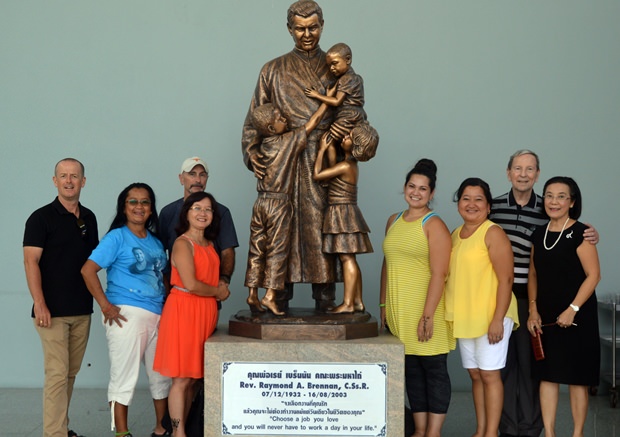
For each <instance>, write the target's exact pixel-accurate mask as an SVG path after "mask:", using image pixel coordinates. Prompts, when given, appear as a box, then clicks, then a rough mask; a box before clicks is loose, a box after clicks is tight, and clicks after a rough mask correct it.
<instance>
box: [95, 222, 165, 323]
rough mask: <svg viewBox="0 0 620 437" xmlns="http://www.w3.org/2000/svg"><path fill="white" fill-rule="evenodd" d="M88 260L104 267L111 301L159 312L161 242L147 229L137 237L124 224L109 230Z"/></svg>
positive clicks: (162, 261) (161, 302)
mask: <svg viewBox="0 0 620 437" xmlns="http://www.w3.org/2000/svg"><path fill="white" fill-rule="evenodd" d="M89 259H90V260H92V261H93V262H95V263H96V264H97V265H98V266H99V267H101V268H104V269H106V275H107V281H108V287H107V290H106V296H107V297H108V300H109V301H110V303H112V304H114V305H131V306H135V307H138V308H143V309H145V310H147V311H151V312H153V313H155V314H161V310H162V307H163V304H164V296H165V289H164V282H163V274H162V271H163V269H164V267H165V266H166V253H165V252H164V246H163V245H162V243H161V242H160V241H159V240H158V239H157V238H155V237H154V236H153V235H151V233H150V232H149V233H148V234H147V236H146V238H139V237H137V236H136V235H135V234H134V233H133V232H131V231H130V230H129V228H127V226H123V227H122V228H118V229H113V230H111V231H110V232H108V233H107V234H106V235H105V236H104V237H103V238H102V239H101V241H100V242H99V245H98V246H97V248H96V249H95V250H93V252H92V253H91V255H90V257H89Z"/></svg>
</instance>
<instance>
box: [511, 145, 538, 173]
mask: <svg viewBox="0 0 620 437" xmlns="http://www.w3.org/2000/svg"><path fill="white" fill-rule="evenodd" d="M523 155H532V156H533V157H534V158H536V170H540V159H538V155H537V154H536V153H534V152H532V151H531V150H530V149H521V150H517V151H516V152H515V153H513V154H512V155H510V159H509V160H508V170H510V169H511V168H512V161H514V159H515V158H518V157H519V156H523Z"/></svg>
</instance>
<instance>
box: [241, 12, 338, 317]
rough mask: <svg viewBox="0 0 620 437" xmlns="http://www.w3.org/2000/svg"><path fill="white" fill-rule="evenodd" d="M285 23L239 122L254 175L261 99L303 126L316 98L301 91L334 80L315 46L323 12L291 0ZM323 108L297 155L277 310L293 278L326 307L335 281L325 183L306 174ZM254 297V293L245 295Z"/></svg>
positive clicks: (260, 170) (260, 171) (323, 127)
mask: <svg viewBox="0 0 620 437" xmlns="http://www.w3.org/2000/svg"><path fill="white" fill-rule="evenodd" d="M287 27H288V31H289V33H290V35H291V36H292V37H293V41H294V42H295V47H294V48H293V50H292V51H291V52H289V53H286V54H284V55H282V56H280V57H278V58H276V59H274V60H272V61H269V62H267V63H266V64H265V65H264V66H263V68H262V70H261V72H260V76H259V78H258V82H257V85H256V89H255V91H254V95H253V96H252V100H251V102H250V108H249V111H248V114H247V116H246V120H245V123H244V126H243V135H242V140H241V143H242V152H243V158H244V162H245V163H246V165H247V166H248V168H249V169H250V170H252V171H253V172H254V174H255V175H256V177H257V178H259V179H262V178H263V177H264V175H265V169H266V166H265V165H264V163H262V162H261V159H260V144H261V141H262V138H261V135H260V133H259V132H258V131H257V130H256V128H255V127H254V126H253V124H252V119H251V116H252V112H253V111H254V109H255V108H256V107H258V106H260V105H263V104H265V103H273V104H274V105H275V106H276V107H277V108H278V109H279V110H280V111H281V113H282V116H283V117H284V118H285V119H286V120H287V122H288V125H289V128H290V129H291V130H295V129H297V128H299V127H301V126H303V125H304V124H305V123H306V122H307V121H308V120H309V119H310V117H311V116H312V114H314V113H315V112H316V111H317V109H318V108H319V105H320V102H319V101H317V100H316V99H310V98H308V97H306V95H305V92H304V91H305V90H306V89H314V90H316V91H317V92H319V93H321V94H325V93H326V90H327V89H328V88H329V87H332V86H333V85H334V83H335V81H336V79H335V77H334V76H333V74H332V73H331V72H330V70H329V67H328V64H327V61H326V55H325V52H323V51H322V50H321V48H320V47H319V40H320V38H321V32H322V31H323V12H322V10H321V8H320V6H319V5H318V4H317V3H315V2H314V1H311V0H300V1H297V2H295V3H293V4H292V5H291V6H290V7H289V10H288V16H287ZM330 123H331V114H330V113H329V112H328V113H327V115H326V116H325V117H324V119H323V121H322V122H321V123H319V125H318V126H317V127H316V129H315V130H314V131H313V132H312V133H310V134H309V135H308V136H307V141H306V148H305V149H304V150H302V151H301V152H300V154H299V157H298V163H297V166H296V170H295V174H294V180H293V186H292V195H291V200H292V204H293V216H292V221H291V234H290V251H289V254H288V269H287V278H286V283H287V285H286V287H285V290H277V291H274V293H273V294H274V300H273V301H272V303H273V305H270V307H271V308H276V309H277V311H278V312H285V311H286V310H287V309H288V304H289V300H290V299H291V298H292V294H293V284H294V283H311V284H312V295H313V298H314V299H315V302H316V304H315V307H316V309H319V310H323V311H325V310H328V309H330V308H333V306H334V298H335V286H334V282H336V281H337V280H339V279H340V278H339V274H338V269H337V267H336V264H337V263H336V257H335V256H334V255H333V254H327V253H323V250H322V224H323V214H324V210H325V207H326V197H327V193H326V188H325V187H324V186H322V185H321V184H319V183H317V182H315V181H314V180H313V179H312V174H313V168H314V162H315V160H316V156H317V152H318V144H319V140H320V138H321V136H322V135H323V133H324V132H325V131H327V130H328V129H329V125H330ZM251 301H252V302H254V299H251Z"/></svg>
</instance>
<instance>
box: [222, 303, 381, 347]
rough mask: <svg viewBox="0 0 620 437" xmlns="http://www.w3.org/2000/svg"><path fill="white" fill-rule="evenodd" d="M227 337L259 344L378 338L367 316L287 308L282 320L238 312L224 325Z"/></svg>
mask: <svg viewBox="0 0 620 437" xmlns="http://www.w3.org/2000/svg"><path fill="white" fill-rule="evenodd" d="M228 333H229V334H230V335H238V336H241V337H248V338H257V339H259V340H318V341H322V340H351V339H354V338H367V337H376V336H377V335H379V329H378V324H377V319H375V318H374V317H373V316H372V315H370V314H369V313H367V312H365V311H364V312H356V313H351V314H326V313H323V312H318V311H316V310H314V309H309V308H291V309H290V310H289V311H288V312H287V314H286V315H285V316H275V315H273V314H271V313H270V312H264V313H252V312H250V311H249V310H241V311H239V312H238V313H237V314H235V315H233V316H231V318H230V320H229V321H228Z"/></svg>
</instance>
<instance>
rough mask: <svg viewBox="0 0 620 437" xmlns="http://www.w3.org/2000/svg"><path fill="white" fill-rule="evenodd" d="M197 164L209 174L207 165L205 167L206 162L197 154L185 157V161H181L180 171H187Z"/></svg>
mask: <svg viewBox="0 0 620 437" xmlns="http://www.w3.org/2000/svg"><path fill="white" fill-rule="evenodd" d="M197 165H202V166H203V167H204V168H205V171H206V172H207V174H209V167H207V163H206V162H204V161H203V160H202V159H201V158H199V157H197V156H194V157H192V158H187V159H186V160H185V161H183V164H182V165H181V173H183V172H187V173H189V172H190V171H192V169H193V168H194V167H196V166H197Z"/></svg>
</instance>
